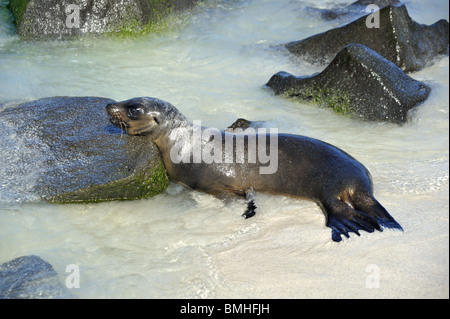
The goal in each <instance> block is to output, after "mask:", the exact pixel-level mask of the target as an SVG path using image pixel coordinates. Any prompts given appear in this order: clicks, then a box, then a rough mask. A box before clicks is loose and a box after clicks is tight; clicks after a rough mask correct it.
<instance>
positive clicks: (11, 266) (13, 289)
mask: <svg viewBox="0 0 450 319" xmlns="http://www.w3.org/2000/svg"><path fill="white" fill-rule="evenodd" d="M53 298H73V296H72V295H71V294H70V293H69V292H68V289H67V288H66V287H64V286H63V285H62V284H61V282H60V281H59V279H58V274H57V273H56V271H55V270H54V269H53V267H52V265H50V264H49V263H48V262H46V261H45V260H43V259H42V258H40V257H38V256H23V257H18V258H16V259H13V260H10V261H8V262H6V263H4V264H1V265H0V299H53Z"/></svg>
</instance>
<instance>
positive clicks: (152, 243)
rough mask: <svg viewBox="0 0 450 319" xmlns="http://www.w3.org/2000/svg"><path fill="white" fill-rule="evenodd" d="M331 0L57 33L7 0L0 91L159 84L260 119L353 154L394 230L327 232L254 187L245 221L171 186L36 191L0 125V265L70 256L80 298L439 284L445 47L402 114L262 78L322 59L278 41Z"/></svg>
mask: <svg viewBox="0 0 450 319" xmlns="http://www.w3.org/2000/svg"><path fill="white" fill-rule="evenodd" d="M405 2H406V4H407V7H408V11H409V12H410V14H411V16H412V17H413V19H414V20H416V21H418V22H420V23H426V24H431V23H434V22H435V21H437V20H439V19H441V18H445V19H447V20H448V3H447V2H444V1H431V0H429V1H425V2H419V1H405ZM2 3H4V1H2ZM337 3H338V2H332V1H327V2H324V3H321V4H320V5H319V4H315V3H314V2H313V1H309V2H306V1H288V0H285V1H275V0H273V1H269V0H267V1H208V2H206V3H204V4H202V5H200V6H199V8H197V9H196V10H195V11H194V13H193V14H192V15H190V16H188V17H185V19H184V20H183V21H179V27H178V28H175V29H173V30H171V31H169V32H167V33H165V34H158V35H150V36H147V37H144V38H140V39H134V40H131V39H81V40H76V41H65V42H63V41H46V42H24V41H20V40H19V39H18V38H17V36H15V35H14V34H13V33H12V32H11V28H10V27H9V25H8V17H7V15H5V14H4V12H2V14H1V15H0V19H2V21H1V22H0V102H5V101H10V100H17V99H20V100H31V99H37V98H40V97H47V96H55V95H59V96H64V95H67V96H103V97H108V98H113V99H116V100H124V99H128V98H131V97H135V96H154V97H158V98H161V99H164V100H167V101H169V102H171V103H173V104H174V105H175V106H177V107H178V108H179V109H180V111H182V112H183V113H184V114H185V115H186V116H187V117H189V118H191V119H199V120H201V121H202V124H203V125H206V126H213V127H219V128H223V127H226V126H228V125H229V124H231V123H232V122H234V120H235V119H236V118H239V117H244V118H247V119H250V120H264V121H269V124H270V125H271V126H272V127H278V129H279V131H280V132H290V133H296V134H302V135H308V136H311V137H315V138H319V139H322V140H325V141H327V142H329V143H332V144H334V145H336V146H338V147H340V148H342V149H344V150H346V151H347V152H349V153H350V154H352V155H353V156H354V157H356V158H357V159H358V160H360V161H361V162H362V163H363V164H364V165H365V166H366V167H367V168H368V169H369V170H370V172H371V174H372V176H373V180H374V185H375V196H376V197H377V199H378V200H379V201H380V202H381V203H382V204H383V205H384V206H385V207H386V208H387V209H388V211H389V212H390V213H391V215H392V216H394V217H395V219H396V220H397V221H398V222H399V223H400V224H401V225H402V226H403V228H404V232H398V231H392V230H385V231H384V232H376V233H372V234H367V233H362V234H361V237H357V236H352V237H351V238H350V239H348V240H347V239H344V240H343V241H342V242H341V243H334V242H332V240H331V231H330V229H329V228H327V227H325V217H324V215H323V214H322V212H321V210H320V209H319V207H318V206H317V205H316V204H314V203H312V202H308V201H303V200H297V199H292V198H286V197H283V196H270V195H266V194H257V195H256V203H257V206H258V211H257V215H256V216H255V217H253V218H251V219H248V220H243V219H242V218H241V217H240V215H241V214H242V213H243V211H244V209H245V202H244V201H243V200H228V201H222V200H220V199H217V198H215V197H213V196H210V195H207V194H203V193H199V192H194V191H190V190H187V189H184V188H183V187H182V186H179V185H176V184H172V185H171V186H170V187H169V189H168V190H167V191H166V192H165V193H163V194H160V195H158V196H156V197H153V198H150V199H146V200H139V201H132V202H109V203H102V204H89V205H50V204H46V203H42V202H39V201H37V200H36V198H33V195H32V194H30V193H29V190H30V189H31V188H32V183H33V181H34V180H35V174H38V173H39V167H40V165H42V164H41V162H40V161H39V159H40V157H39V155H42V154H35V153H33V149H30V148H27V147H26V144H25V143H24V141H21V140H17V139H16V138H15V136H14V129H13V128H11V127H6V126H5V124H3V123H0V133H1V135H2V139H1V141H0V146H1V148H2V152H1V155H0V162H1V166H0V176H1V181H2V184H1V185H0V186H1V188H0V263H3V262H6V261H8V260H10V259H13V258H15V257H19V256H22V255H30V254H35V255H39V256H41V257H42V258H43V259H45V260H47V261H49V262H50V263H51V264H52V265H53V266H54V268H55V270H56V271H57V272H58V274H59V276H60V278H61V282H62V283H64V282H65V280H66V276H67V275H68V274H67V273H65V269H66V266H67V265H69V264H75V265H78V266H79V269H80V288H78V289H72V290H71V292H72V293H73V294H75V295H76V296H79V297H82V298H104V297H107V298H121V297H122V298H127V297H137V298H305V297H319V298H352V297H354V298H448V297H449V294H448V291H449V290H448V288H449V287H448V282H449V277H448V273H449V261H448V256H449V253H448V239H449V238H448V234H449V224H448V215H449V137H448V136H449V80H448V79H449V59H448V56H442V57H439V58H437V59H436V60H435V62H434V64H433V65H432V66H429V67H427V68H426V69H424V70H422V71H419V72H416V73H413V74H411V76H412V77H414V78H415V79H417V80H421V81H424V82H426V83H427V84H428V85H430V86H431V88H432V93H431V95H430V97H429V98H428V100H427V101H426V102H425V103H423V104H422V105H420V106H419V107H418V108H416V109H415V110H413V112H411V114H410V115H411V117H410V120H409V122H408V123H407V124H405V125H402V126H398V125H394V124H387V123H367V122H358V121H354V120H349V119H347V118H344V117H342V116H339V115H336V114H334V113H332V111H329V110H325V109H319V108H317V107H316V106H313V105H306V104H298V103H296V102H294V101H289V100H284V99H282V98H280V97H276V96H273V95H272V94H271V93H270V92H269V91H267V90H265V89H263V88H262V86H263V85H264V84H265V83H266V82H267V81H268V80H269V78H270V77H271V76H272V75H273V74H274V73H276V72H278V71H280V70H284V71H288V72H291V73H294V74H299V75H300V74H303V75H306V74H311V73H314V72H318V71H320V70H321V68H320V67H317V66H311V65H308V64H306V63H299V62H298V61H295V60H294V59H292V58H290V57H289V55H287V54H286V53H285V52H283V51H281V50H280V49H279V48H278V47H277V45H278V44H282V43H286V42H288V41H293V40H299V39H302V38H305V37H307V36H310V35H313V34H316V33H318V32H322V31H325V30H327V29H329V28H332V27H335V26H337V25H338V22H325V21H322V20H320V19H319V18H318V17H317V16H314V15H312V14H311V12H310V11H308V10H306V9H305V8H306V7H308V6H320V7H323V8H325V7H333V6H334V5H335V4H337ZM44 155H45V154H44ZM375 275H376V279H377V280H376V281H371V280H372V279H373V278H374V276H375ZM374 282H375V284H374Z"/></svg>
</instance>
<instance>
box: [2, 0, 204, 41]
mask: <svg viewBox="0 0 450 319" xmlns="http://www.w3.org/2000/svg"><path fill="white" fill-rule="evenodd" d="M196 2H197V1H196V0H95V1H94V0H46V1H40V0H11V1H10V3H9V5H8V8H9V9H10V10H11V11H12V13H13V15H14V18H15V23H16V27H17V32H18V34H19V35H21V36H24V37H26V38H33V39H37V38H65V37H70V36H76V35H83V34H103V33H121V32H130V33H138V32H141V31H143V30H144V29H145V28H149V27H151V26H153V25H154V24H155V23H158V22H159V21H161V20H162V19H163V18H165V17H167V16H168V15H169V14H171V13H174V12H178V11H181V10H184V9H187V8H191V7H193V6H194V5H195V3H196Z"/></svg>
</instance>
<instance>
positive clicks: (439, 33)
mask: <svg viewBox="0 0 450 319" xmlns="http://www.w3.org/2000/svg"><path fill="white" fill-rule="evenodd" d="M366 19H367V15H366V16H363V17H361V18H359V19H357V20H356V21H353V22H351V23H349V24H347V25H344V26H342V27H340V28H335V29H332V30H329V31H326V32H323V33H320V34H316V35H313V36H311V37H309V38H306V39H303V40H300V41H295V42H290V43H288V44H286V45H285V46H286V48H287V49H288V50H289V51H290V52H291V53H293V54H295V55H296V56H299V57H300V58H302V59H304V60H305V61H308V62H310V63H313V64H327V63H329V62H330V61H331V60H332V59H333V58H334V57H335V55H336V54H337V53H338V52H339V51H340V50H341V49H342V48H344V47H345V46H346V45H348V44H351V43H359V44H363V45H365V46H367V47H369V48H371V49H372V50H374V51H376V52H377V53H379V54H380V55H381V56H383V57H384V58H386V59H388V60H389V61H391V62H393V63H395V64H396V65H397V66H398V67H399V68H401V69H402V70H403V71H405V72H411V71H417V70H420V69H422V68H424V67H425V66H426V65H427V64H429V63H432V60H433V59H434V58H435V57H436V56H437V55H439V54H443V53H446V52H448V46H449V24H448V21H446V20H439V21H437V22H436V23H434V24H433V25H429V26H428V25H423V24H419V23H417V22H415V21H413V20H412V19H411V17H410V16H409V14H408V11H407V9H406V6H404V5H402V6H387V7H385V8H383V9H381V10H380V11H379V28H368V27H367V25H366Z"/></svg>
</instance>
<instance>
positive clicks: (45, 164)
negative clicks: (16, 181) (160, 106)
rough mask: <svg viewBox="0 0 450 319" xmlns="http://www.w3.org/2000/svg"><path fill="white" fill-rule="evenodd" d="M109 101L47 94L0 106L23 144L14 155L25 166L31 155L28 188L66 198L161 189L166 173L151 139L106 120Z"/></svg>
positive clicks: (131, 195)
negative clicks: (32, 169) (31, 175)
mask: <svg viewBox="0 0 450 319" xmlns="http://www.w3.org/2000/svg"><path fill="white" fill-rule="evenodd" d="M114 102H115V101H113V100H111V99H105V98H96V97H51V98H44V99H40V100H36V101H32V102H27V103H23V104H19V105H7V106H6V109H4V110H3V111H1V112H0V121H2V122H4V123H7V124H8V125H9V126H10V127H12V130H13V133H12V134H13V135H14V140H15V141H17V142H19V141H20V143H21V145H23V146H25V147H26V148H27V150H28V151H27V152H28V153H26V152H25V150H24V154H20V155H19V157H21V158H20V161H23V162H24V164H23V165H24V166H31V167H33V164H34V163H33V161H36V164H34V165H35V166H36V167H35V169H36V171H37V172H38V173H39V174H37V178H36V180H34V181H33V183H34V185H33V187H32V189H31V192H33V193H34V194H38V195H39V196H40V197H42V198H43V199H44V200H47V201H50V202H56V203H66V202H99V201H107V200H122V199H138V198H144V197H149V196H152V195H155V194H158V193H160V192H162V191H164V190H165V189H166V187H167V186H168V184H169V182H168V177H167V175H166V171H165V168H164V165H163V163H162V160H161V156H160V153H159V150H158V148H157V147H156V145H155V144H153V143H152V142H149V141H148V140H147V139H146V137H144V136H142V137H141V136H129V135H126V134H124V133H123V132H121V131H120V130H116V129H115V128H113V126H112V124H110V123H109V117H108V115H107V113H106V111H105V106H106V105H107V104H108V103H114ZM30 156H32V157H33V158H28V157H30ZM38 163H40V164H38ZM4 165H6V164H4ZM30 183H31V182H30Z"/></svg>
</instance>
